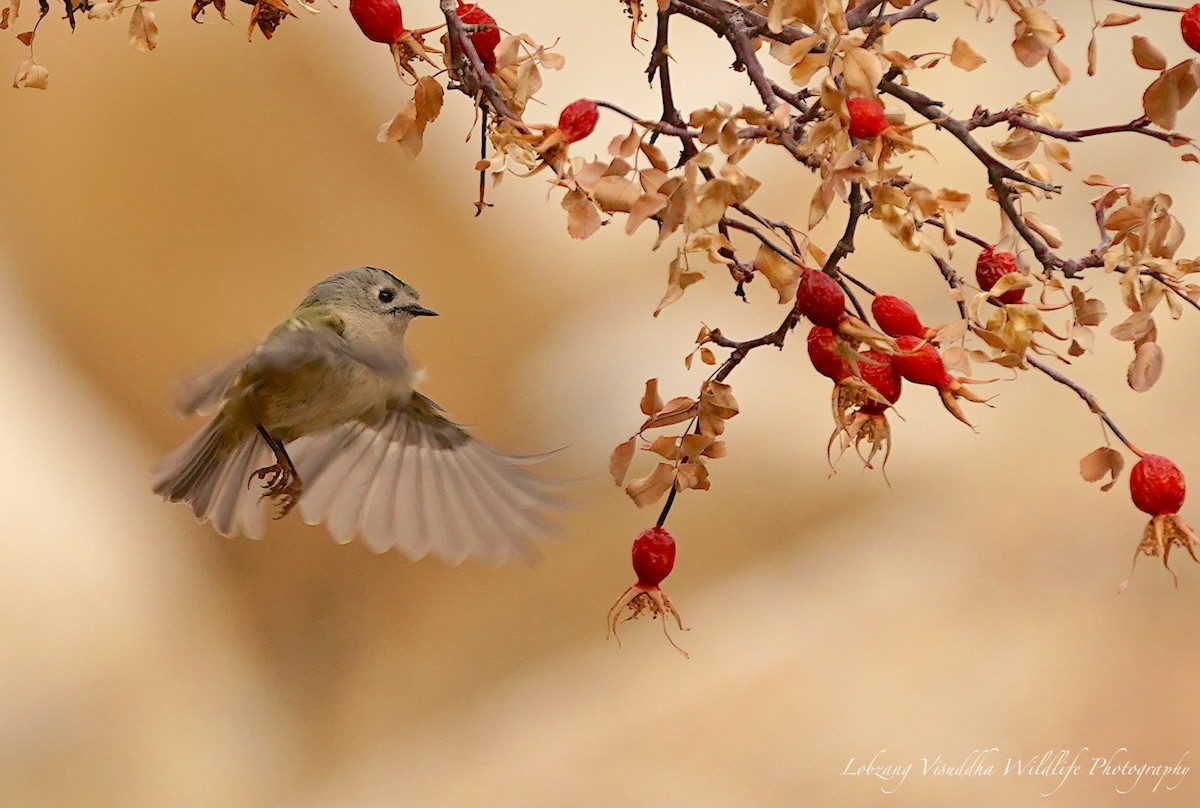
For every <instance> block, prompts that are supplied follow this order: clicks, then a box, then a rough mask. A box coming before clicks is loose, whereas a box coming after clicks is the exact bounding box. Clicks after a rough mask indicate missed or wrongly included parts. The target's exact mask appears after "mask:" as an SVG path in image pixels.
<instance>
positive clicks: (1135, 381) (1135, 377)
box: [1126, 342, 1163, 393]
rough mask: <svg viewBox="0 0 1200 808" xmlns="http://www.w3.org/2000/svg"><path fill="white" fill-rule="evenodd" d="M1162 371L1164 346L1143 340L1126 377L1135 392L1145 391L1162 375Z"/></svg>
mask: <svg viewBox="0 0 1200 808" xmlns="http://www.w3.org/2000/svg"><path fill="white" fill-rule="evenodd" d="M1162 371H1163V350H1162V348H1160V347H1159V345H1158V343H1156V342H1143V343H1142V344H1141V345H1140V346H1138V349H1137V353H1136V354H1135V355H1134V358H1133V362H1132V363H1130V365H1129V371H1128V373H1127V374H1126V379H1127V380H1128V382H1129V386H1130V387H1131V388H1132V389H1133V390H1134V391H1135V392H1138V393H1144V392H1146V391H1147V390H1149V389H1150V388H1151V387H1153V386H1154V383H1155V382H1157V381H1158V380H1159V378H1161V377H1162Z"/></svg>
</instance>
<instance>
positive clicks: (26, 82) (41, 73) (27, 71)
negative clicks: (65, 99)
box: [13, 59, 50, 90]
mask: <svg viewBox="0 0 1200 808" xmlns="http://www.w3.org/2000/svg"><path fill="white" fill-rule="evenodd" d="M49 80H50V71H49V69H47V68H46V67H43V66H42V65H39V64H38V63H36V62H35V61H33V60H32V59H23V60H21V63H20V64H18V65H17V75H16V76H15V77H14V78H13V86H14V87H17V88H20V87H27V88H29V89H31V90H44V89H46V83H47V82H48V81H49Z"/></svg>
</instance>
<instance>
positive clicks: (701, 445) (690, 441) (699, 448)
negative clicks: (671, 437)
mask: <svg viewBox="0 0 1200 808" xmlns="http://www.w3.org/2000/svg"><path fill="white" fill-rule="evenodd" d="M719 442H720V441H717V440H714V439H713V437H712V436H711V435H699V434H697V433H695V432H690V433H688V434H687V435H685V436H684V437H683V440H682V441H681V442H680V453H681V454H682V455H683V456H684V457H691V458H695V457H699V456H700V455H706V453H707V452H708V450H709V449H710V448H711V447H712V445H713V444H714V443H719ZM706 456H707V455H706Z"/></svg>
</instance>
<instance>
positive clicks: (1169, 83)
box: [1142, 59, 1200, 129]
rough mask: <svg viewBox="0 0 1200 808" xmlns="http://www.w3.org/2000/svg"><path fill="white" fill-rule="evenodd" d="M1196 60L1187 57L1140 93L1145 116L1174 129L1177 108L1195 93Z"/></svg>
mask: <svg viewBox="0 0 1200 808" xmlns="http://www.w3.org/2000/svg"><path fill="white" fill-rule="evenodd" d="M1195 66H1196V62H1195V60H1194V59H1187V60H1185V61H1183V62H1180V63H1179V64H1177V65H1175V66H1174V67H1172V68H1171V69H1170V70H1167V71H1165V72H1164V73H1163V74H1162V75H1161V76H1159V77H1158V78H1157V79H1155V80H1154V81H1153V82H1152V83H1151V84H1150V86H1149V87H1147V88H1146V92H1145V93H1144V94H1143V95H1142V107H1143V109H1144V110H1145V112H1146V117H1148V118H1149V119H1150V120H1152V121H1153V122H1154V123H1156V124H1158V125H1159V126H1161V127H1162V128H1163V129H1174V128H1175V118H1176V116H1177V115H1178V113H1179V110H1181V109H1183V108H1184V107H1185V106H1187V105H1188V102H1189V101H1191V100H1192V96H1194V95H1195V94H1196V89H1197V87H1198V86H1200V84H1198V83H1197V77H1196V71H1195Z"/></svg>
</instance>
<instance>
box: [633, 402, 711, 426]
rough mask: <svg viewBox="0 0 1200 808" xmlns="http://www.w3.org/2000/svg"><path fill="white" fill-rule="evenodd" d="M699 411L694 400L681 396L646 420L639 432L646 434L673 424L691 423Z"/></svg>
mask: <svg viewBox="0 0 1200 808" xmlns="http://www.w3.org/2000/svg"><path fill="white" fill-rule="evenodd" d="M698 411H699V405H698V404H697V403H696V401H695V400H694V399H690V398H688V397H687V396H679V397H678V398H673V399H671V400H670V401H668V402H667V403H666V404H664V405H663V407H662V409H660V410H659V411H658V412H657V413H655V414H654V415H652V416H650V417H649V418H647V419H646V421H645V423H643V424H642V426H641V429H640V430H639V431H641V432H645V431H646V430H647V429H657V428H658V427H662V426H671V425H673V424H681V423H683V422H684V421H690V420H691V419H692V418H694V417H695V416H696V413H697V412H698Z"/></svg>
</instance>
